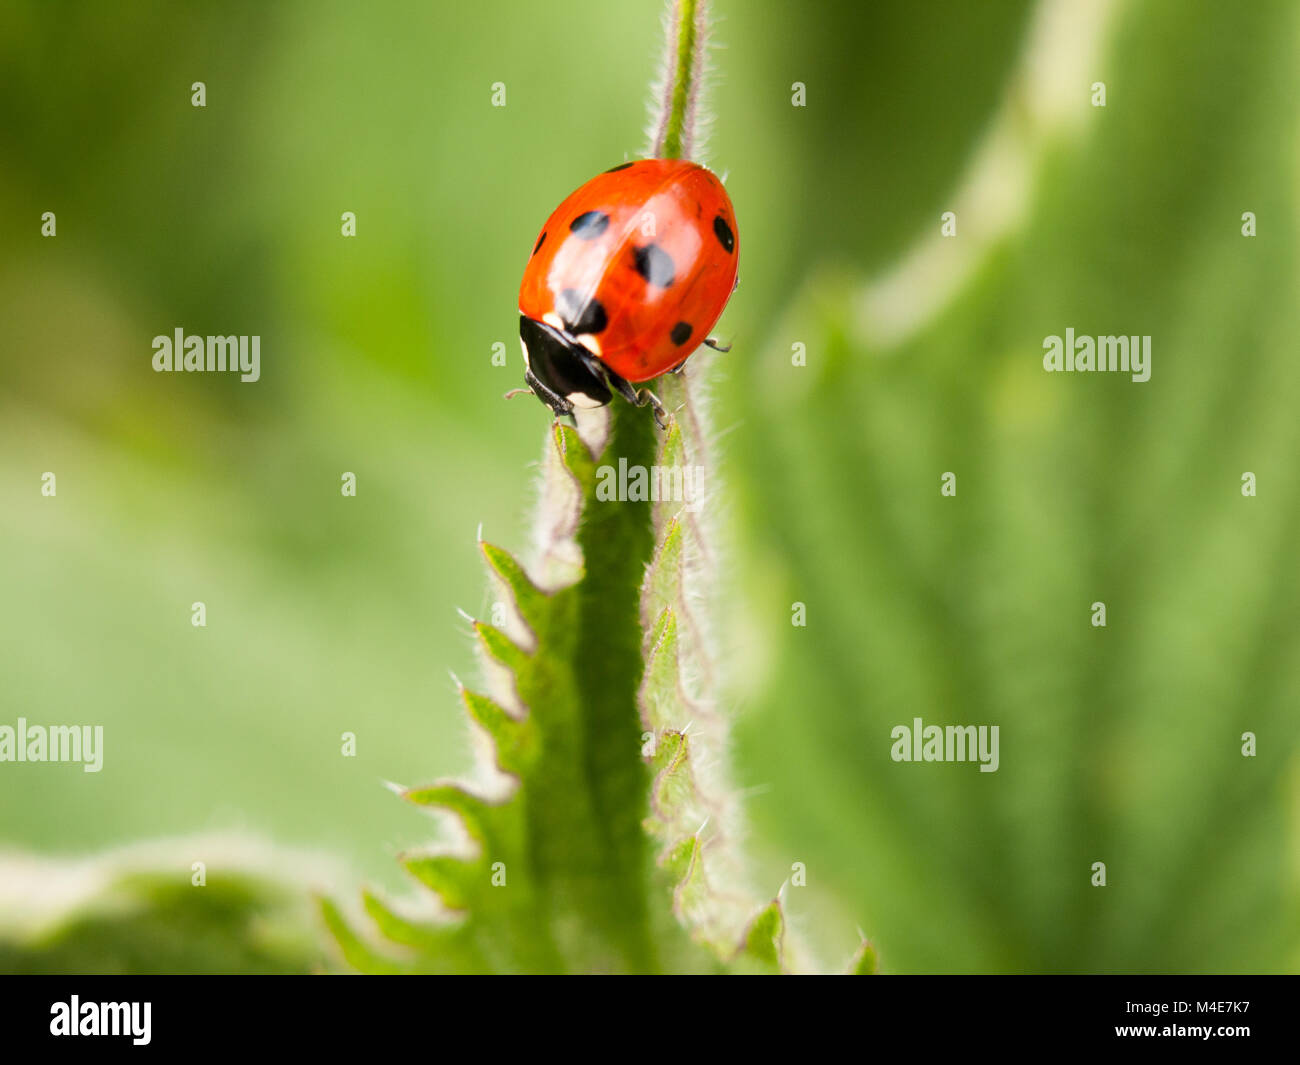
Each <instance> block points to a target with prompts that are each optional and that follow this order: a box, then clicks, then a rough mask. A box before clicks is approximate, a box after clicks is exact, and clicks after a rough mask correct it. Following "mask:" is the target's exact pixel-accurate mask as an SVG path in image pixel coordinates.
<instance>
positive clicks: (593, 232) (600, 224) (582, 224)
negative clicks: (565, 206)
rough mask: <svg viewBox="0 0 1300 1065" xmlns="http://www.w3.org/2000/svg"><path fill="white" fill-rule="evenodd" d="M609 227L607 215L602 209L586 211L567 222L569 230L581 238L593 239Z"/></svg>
mask: <svg viewBox="0 0 1300 1065" xmlns="http://www.w3.org/2000/svg"><path fill="white" fill-rule="evenodd" d="M608 227H609V215H607V214H606V213H605V212H604V211H587V212H585V213H583V214H580V215H578V217H577V218H575V219H574V220H573V221H572V222H570V223H569V230H570V232H572V233H573V234H574V235H575V236H579V237H581V238H582V239H583V240H595V239H596V238H597V237H598V236H600V235H601V234H602V233H604V232H605V230H606V229H607V228H608Z"/></svg>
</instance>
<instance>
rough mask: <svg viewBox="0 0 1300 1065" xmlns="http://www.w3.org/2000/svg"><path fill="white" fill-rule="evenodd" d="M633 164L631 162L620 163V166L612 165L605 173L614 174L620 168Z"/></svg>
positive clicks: (624, 168)
mask: <svg viewBox="0 0 1300 1065" xmlns="http://www.w3.org/2000/svg"><path fill="white" fill-rule="evenodd" d="M631 165H632V164H631V163H619V164H618V166H611V167H610V168H609V169H608V170H606V171H605V173H606V174H613V173H615V172H616V171H619V170H626V169H627V168H628V167H629V166H631Z"/></svg>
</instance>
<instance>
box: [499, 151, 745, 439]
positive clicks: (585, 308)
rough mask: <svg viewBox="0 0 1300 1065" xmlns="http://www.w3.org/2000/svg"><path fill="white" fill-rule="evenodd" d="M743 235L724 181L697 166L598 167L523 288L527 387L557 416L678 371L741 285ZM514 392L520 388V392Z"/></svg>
mask: <svg viewBox="0 0 1300 1065" xmlns="http://www.w3.org/2000/svg"><path fill="white" fill-rule="evenodd" d="M739 257H740V238H739V235H738V233H737V230H736V213H735V211H734V210H733V208H732V205H731V198H730V197H729V196H728V195H727V192H726V189H724V188H723V187H722V182H721V181H720V180H719V179H718V178H717V177H716V176H715V175H714V174H713V173H712V172H711V171H709V170H707V169H705V168H704V167H702V166H700V165H698V164H697V163H691V162H687V161H685V160H681V159H641V160H638V161H636V162H631V163H623V164H622V165H620V166H616V167H614V168H613V169H611V170H606V171H605V172H604V173H603V174H598V175H597V176H596V177H594V178H592V179H591V180H590V181H588V182H587V183H586V184H585V185H583V186H581V187H580V188H579V189H577V190H576V191H575V192H573V193H571V194H570V195H569V196H568V198H566V199H565V200H564V202H563V203H561V204H560V206H559V207H557V208H556V209H555V211H554V212H553V213H552V214H551V217H550V218H548V219H547V220H546V225H544V226H543V227H542V230H541V233H540V234H538V237H537V239H536V241H534V243H533V250H532V254H531V256H530V257H529V259H528V265H527V266H526V267H525V269H524V278H523V283H522V284H521V285H520V286H519V340H520V343H521V344H522V346H523V351H524V366H525V373H524V381H525V383H526V384H527V386H528V388H527V389H518V390H516V391H517V392H524V391H531V392H532V393H533V394H534V395H535V396H537V398H538V399H540V400H541V401H542V402H543V403H545V404H546V405H547V406H548V407H550V408H551V410H553V411H554V412H555V413H556V414H557V415H567V414H572V413H573V410H574V408H575V407H603V406H604V405H605V404H607V403H609V402H610V401H611V399H612V398H613V395H614V393H615V392H617V393H618V394H619V395H621V396H623V397H624V398H625V399H627V400H628V401H629V402H630V403H634V404H635V405H636V406H638V407H643V406H646V405H647V404H649V405H650V407H651V409H652V410H653V411H654V417H655V421H656V422H658V423H659V425H660V426H661V427H662V426H663V425H664V408H663V404H662V403H660V402H659V399H658V397H657V396H655V394H654V393H653V392H651V391H650V390H649V389H648V388H637V387H634V386H636V385H639V384H642V383H644V382H647V381H651V380H653V379H654V378H656V377H659V376H660V375H661V374H663V373H665V372H669V371H672V372H680V371H681V369H682V367H683V365H684V364H685V362H686V360H687V358H689V357H690V354H691V352H693V351H694V350H695V349H696V348H698V347H699V345H700V344H701V343H703V344H707V345H709V346H710V347H713V348H716V349H717V350H720V351H725V350H727V349H726V348H723V347H721V346H720V345H718V344H717V343H716V342H715V341H714V340H713V339H712V338H711V337H710V336H709V331H710V330H711V329H712V328H713V326H714V323H715V322H717V320H718V317H719V316H720V315H721V314H722V311H723V308H724V307H726V305H727V300H728V299H730V298H731V293H732V292H733V291H734V289H735V288H736V284H737V280H736V264H737V261H738V259H739ZM512 394H514V393H512Z"/></svg>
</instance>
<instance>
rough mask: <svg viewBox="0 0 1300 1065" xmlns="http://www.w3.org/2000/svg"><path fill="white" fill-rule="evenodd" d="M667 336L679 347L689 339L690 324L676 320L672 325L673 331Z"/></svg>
mask: <svg viewBox="0 0 1300 1065" xmlns="http://www.w3.org/2000/svg"><path fill="white" fill-rule="evenodd" d="M668 336H669V338H670V339H671V340H672V342H673V343H674V344H676V345H677V346H678V347H681V346H682V345H683V344H685V343H686V342H687V341H688V340H690V339H691V325H690V323H689V322H678V323H677V324H676V325H675V326H673V331H672V332H671V333H669V334H668Z"/></svg>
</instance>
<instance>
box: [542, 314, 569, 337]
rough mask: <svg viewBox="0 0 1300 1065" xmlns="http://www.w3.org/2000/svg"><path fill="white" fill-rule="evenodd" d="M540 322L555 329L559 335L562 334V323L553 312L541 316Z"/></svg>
mask: <svg viewBox="0 0 1300 1065" xmlns="http://www.w3.org/2000/svg"><path fill="white" fill-rule="evenodd" d="M542 321H543V322H545V323H546V324H547V325H549V326H550V327H551V328H552V329H557V330H559V331H560V332H561V333H563V332H564V322H563V321H562V320H561V318H560V316H559V315H558V314H556V313H555V312H554V311H548V312H547V313H546V314H544V315H542Z"/></svg>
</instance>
